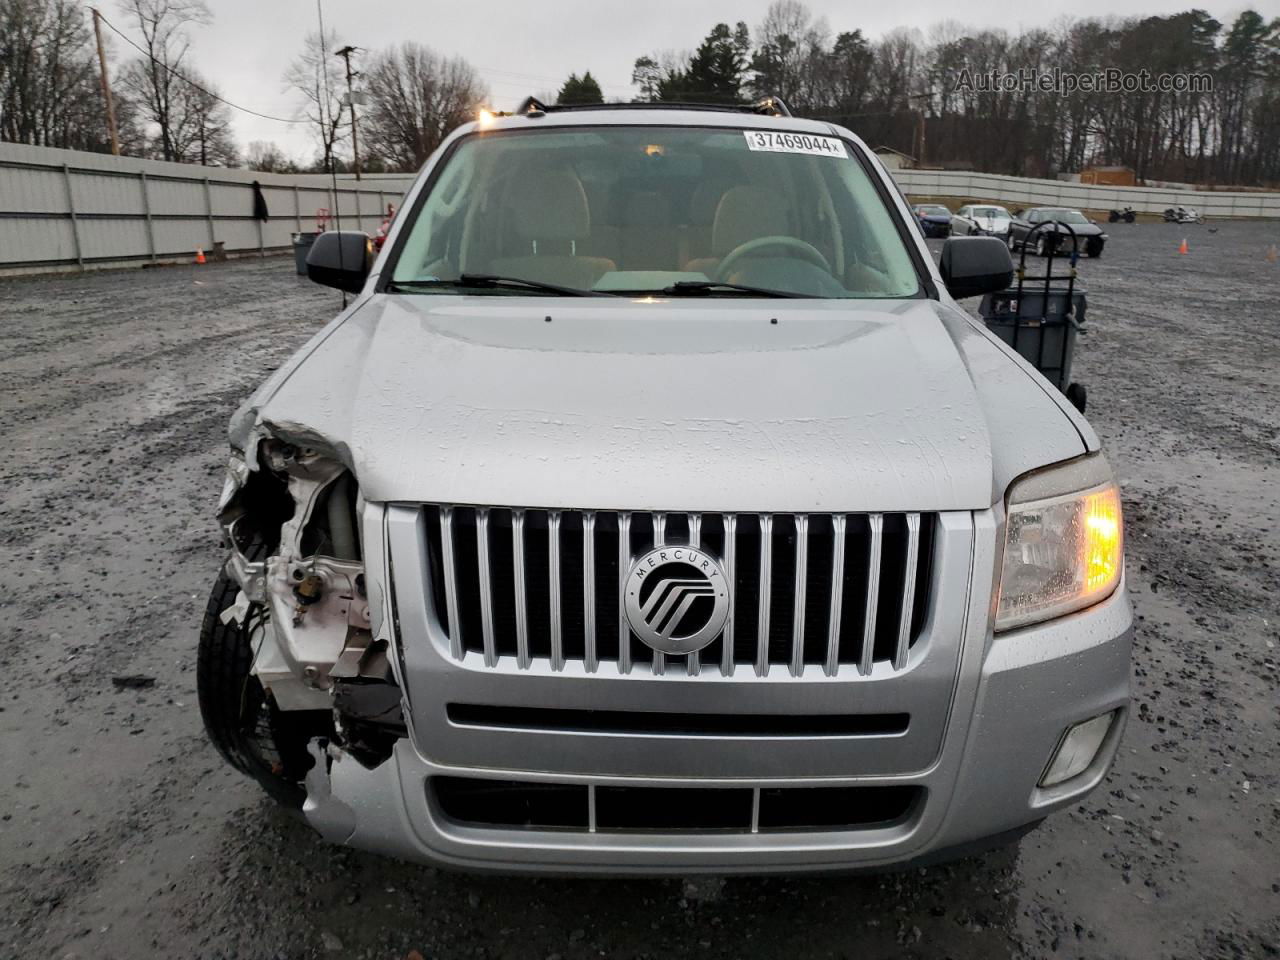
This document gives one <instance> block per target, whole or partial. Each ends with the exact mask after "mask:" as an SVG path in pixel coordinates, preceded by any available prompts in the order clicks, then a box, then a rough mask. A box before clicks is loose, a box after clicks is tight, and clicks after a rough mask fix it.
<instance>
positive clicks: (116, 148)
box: [90, 7, 120, 157]
mask: <svg viewBox="0 0 1280 960" xmlns="http://www.w3.org/2000/svg"><path fill="white" fill-rule="evenodd" d="M90 9H91V10H92V11H93V35H94V36H95V37H96V38H97V39H98V71H99V75H100V76H101V78H102V98H103V99H104V100H106V101H107V129H108V130H109V131H110V132H111V152H112V153H114V154H115V155H116V156H117V157H118V156H120V132H119V131H118V130H117V129H116V102H115V100H113V99H112V98H111V83H110V81H108V80H107V58H106V55H105V54H104V53H103V52H102V24H101V23H99V21H100V20H101V19H102V14H100V13H98V8H97V7H91V8H90Z"/></svg>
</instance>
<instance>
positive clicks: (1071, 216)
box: [1040, 210, 1089, 223]
mask: <svg viewBox="0 0 1280 960" xmlns="http://www.w3.org/2000/svg"><path fill="white" fill-rule="evenodd" d="M1040 219H1041V220H1057V221H1058V222H1060V223H1088V222H1089V220H1088V218H1087V217H1086V216H1085V215H1084V214H1082V213H1077V212H1076V211H1075V210H1043V211H1041V214H1040Z"/></svg>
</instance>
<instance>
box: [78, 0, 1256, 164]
mask: <svg viewBox="0 0 1280 960" xmlns="http://www.w3.org/2000/svg"><path fill="white" fill-rule="evenodd" d="M323 3H324V17H325V26H326V27H328V28H330V29H332V30H334V31H336V33H337V34H338V38H339V40H340V41H341V42H342V43H343V44H347V43H350V44H354V45H356V46H357V47H363V48H365V49H368V50H376V49H378V48H380V47H385V46H388V45H390V44H394V43H399V42H401V41H403V40H416V41H419V42H421V43H425V44H427V45H428V46H430V47H433V48H434V49H436V50H437V51H440V52H442V53H449V54H460V55H461V56H463V57H465V58H466V59H467V60H469V61H470V62H471V63H472V64H473V65H474V66H475V67H476V68H477V69H478V70H479V71H480V73H481V75H482V76H483V77H484V80H485V82H486V83H487V84H488V85H489V89H490V92H491V94H492V99H493V102H494V104H495V105H497V106H499V107H505V108H509V107H512V106H514V105H515V104H516V103H517V102H518V101H519V100H520V99H522V98H523V97H525V96H527V95H528V94H530V93H538V92H554V91H555V90H556V89H557V88H558V87H559V85H560V83H561V82H562V81H563V79H564V78H565V77H566V76H567V75H568V74H569V72H570V71H574V72H578V73H581V72H582V71H585V70H590V71H591V73H592V75H593V76H595V77H596V78H597V79H598V80H599V81H600V85H601V87H602V88H603V90H604V94H605V97H606V99H620V98H629V97H631V96H633V95H634V93H635V90H634V88H633V87H632V86H631V85H630V80H631V65H632V63H633V62H634V61H635V58H636V57H638V56H641V55H643V54H647V53H651V52H654V51H660V50H665V49H676V50H686V49H691V48H693V47H696V46H697V44H698V42H699V41H700V40H701V39H702V37H703V36H705V35H706V33H707V32H708V31H709V30H710V28H711V27H712V26H713V25H715V24H716V23H717V22H720V21H725V22H729V23H733V22H735V21H738V20H745V21H746V23H747V25H748V26H749V27H751V28H752V30H753V32H754V29H755V27H756V24H757V23H759V21H760V20H761V18H762V17H763V15H764V12H765V9H766V8H767V7H768V5H769V0H701V2H694V0H625V2H608V0H536V2H532V0H519V2H513V0H488V2H485V0H479V2H477V0H462V2H449V3H440V2H430V0H323ZM101 6H102V9H103V13H104V14H105V15H106V16H107V17H109V18H110V19H111V20H112V21H113V22H114V23H116V24H117V25H118V26H120V27H122V28H123V27H125V26H126V23H127V21H126V19H125V17H124V16H122V15H121V13H120V11H119V9H118V8H115V9H113V8H114V7H115V5H114V4H113V3H106V2H103V3H102V4H101ZM209 6H210V8H211V9H212V10H213V11H214V21H213V23H212V24H211V25H209V26H197V27H195V28H193V29H192V31H191V38H192V52H193V56H194V63H195V64H196V66H197V67H198V69H199V70H200V71H201V72H202V73H204V74H205V75H206V76H208V77H210V78H211V79H213V80H214V81H215V82H216V83H217V84H218V85H219V86H220V88H221V90H222V93H223V95H224V96H225V97H226V98H227V99H229V100H231V101H233V102H235V103H238V104H241V105H243V106H245V107H249V108H251V109H254V110H258V111H261V112H262V113H268V114H274V115H276V116H282V117H292V116H294V111H295V110H296V107H297V104H296V101H295V97H294V96H293V95H290V94H289V93H288V92H286V91H285V90H284V89H283V84H282V82H281V79H280V78H281V74H282V73H283V72H284V69H285V65H286V64H287V63H288V61H289V60H290V58H292V57H293V56H294V54H295V53H296V51H297V49H298V47H299V46H300V45H301V41H302V36H303V34H305V33H306V32H307V31H308V30H314V29H315V26H316V4H315V0H212V2H210V4H209ZM808 6H809V8H810V9H811V10H812V11H813V12H814V13H815V14H816V15H819V16H823V17H825V18H826V19H827V22H828V24H829V26H830V28H831V30H832V32H833V33H835V32H839V31H841V30H853V29H855V28H861V29H862V31H863V33H864V34H866V35H867V36H869V37H871V38H876V37H879V36H880V35H882V34H883V33H884V32H886V31H888V30H891V29H893V28H895V27H899V26H911V27H917V28H919V29H921V30H922V31H927V30H928V28H929V26H930V25H932V24H933V23H936V22H938V21H941V20H944V19H948V18H949V19H956V20H959V21H960V22H962V23H964V24H965V25H969V26H975V27H1003V28H1005V29H1007V30H1009V31H1011V32H1017V31H1018V30H1020V29H1022V28H1026V27H1038V26H1048V25H1049V24H1050V23H1051V22H1052V21H1053V20H1054V19H1056V18H1057V17H1059V16H1061V15H1062V13H1063V12H1064V11H1067V10H1069V11H1070V12H1071V13H1072V14H1073V15H1074V16H1077V17H1086V16H1109V15H1122V16H1129V15H1152V14H1169V13H1173V12H1177V11H1181V10H1185V9H1189V8H1191V7H1201V8H1204V9H1207V10H1208V11H1209V12H1210V13H1211V14H1212V15H1213V16H1215V17H1217V18H1218V19H1219V20H1223V21H1225V22H1230V20H1231V19H1232V18H1233V17H1234V16H1235V15H1236V14H1237V13H1239V12H1240V11H1241V10H1243V9H1246V8H1248V7H1250V6H1252V8H1253V9H1256V10H1258V11H1259V12H1260V13H1262V14H1263V15H1264V16H1267V17H1270V16H1276V15H1280V0H1259V2H1257V3H1254V4H1244V3H1238V2H1234V3H1225V2H1215V0H1186V2H1185V3H1176V2H1173V0H1165V2H1163V3H1162V2H1159V0H1073V2H1072V3H1071V4H1061V5H1059V4H1048V5H1036V6H1032V5H1030V4H1027V3H1026V2H1025V0H987V2H984V3H981V4H972V5H968V4H966V5H963V6H962V5H961V4H958V3H955V2H952V0H916V2H914V3H912V4H910V5H909V7H908V5H905V4H895V3H884V2H878V3H867V2H862V3H850V2H847V0H846V2H843V3H840V2H836V0H809V2H808ZM908 9H909V11H910V13H909V14H908V12H907V11H908ZM908 16H909V17H910V19H906V18H907V17H908ZM123 46H124V45H123V43H120V42H117V43H115V44H114V47H115V49H116V51H117V54H122V53H124V52H125V50H124V49H122V48H123ZM235 130H236V136H237V139H238V140H239V142H240V144H241V145H242V146H243V145H245V144H247V143H248V142H249V141H251V140H274V141H276V142H277V143H279V144H280V145H281V146H282V147H284V148H285V150H286V151H287V152H289V153H291V154H294V155H296V156H298V157H300V158H301V157H304V156H305V157H309V156H310V155H312V153H313V152H314V147H313V144H312V141H311V138H310V136H309V134H308V131H307V129H306V126H305V125H303V124H296V125H289V124H284V123H275V122H272V121H269V120H260V119H257V118H255V117H251V116H248V115H246V114H243V113H235Z"/></svg>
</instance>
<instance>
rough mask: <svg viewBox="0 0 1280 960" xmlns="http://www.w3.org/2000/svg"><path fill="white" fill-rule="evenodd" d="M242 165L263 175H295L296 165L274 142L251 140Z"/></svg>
mask: <svg viewBox="0 0 1280 960" xmlns="http://www.w3.org/2000/svg"><path fill="white" fill-rule="evenodd" d="M244 165H245V166H246V167H248V168H249V169H250V170H261V171H262V172H263V173H297V172H298V165H297V164H296V163H295V162H294V161H293V160H291V159H290V158H289V156H288V155H287V154H286V153H285V152H284V151H283V150H282V149H281V148H280V145H279V144H278V143H276V142H275V141H274V140H270V141H268V140H251V141H249V146H248V147H247V148H246V149H245V152H244Z"/></svg>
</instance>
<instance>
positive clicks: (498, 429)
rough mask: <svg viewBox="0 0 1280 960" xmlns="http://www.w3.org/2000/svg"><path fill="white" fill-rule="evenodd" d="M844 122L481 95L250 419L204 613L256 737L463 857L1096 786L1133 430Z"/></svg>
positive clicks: (873, 816)
mask: <svg viewBox="0 0 1280 960" xmlns="http://www.w3.org/2000/svg"><path fill="white" fill-rule="evenodd" d="M912 216H913V214H912V211H911V208H910V207H909V206H908V205H907V204H906V202H905V201H904V200H903V198H902V196H901V194H900V193H899V191H898V190H897V189H896V187H895V186H894V183H893V181H892V180H891V179H890V177H889V175H888V173H887V172H886V171H885V169H884V168H883V167H882V166H881V165H880V164H879V162H878V161H877V160H876V158H875V156H874V155H873V154H872V153H871V152H870V151H869V150H868V149H867V148H866V146H865V145H864V144H863V143H862V142H861V141H860V140H859V139H858V138H857V137H856V136H854V135H853V134H852V133H850V132H849V131H848V130H845V129H843V128H840V127H838V126H833V125H831V124H829V123H825V122H817V121H812V120H803V119H796V118H792V117H790V116H789V115H787V114H786V111H785V109H782V108H781V107H780V105H778V104H777V103H768V104H765V105H763V106H761V107H759V108H757V109H735V108H723V109H705V108H703V109H695V108H675V107H670V106H668V107H661V108H660V107H624V106H618V107H613V108H603V109H602V108H595V109H556V108H546V107H543V106H542V105H541V104H538V103H536V102H531V103H529V104H527V105H526V107H525V108H523V109H522V110H520V111H519V112H518V113H516V114H514V115H507V116H503V115H496V116H495V115H490V114H483V115H482V116H481V118H480V119H479V120H478V121H477V122H475V123H470V124H467V125H466V126H464V127H462V128H461V129H459V130H458V131H457V132H456V133H454V134H453V135H452V136H451V137H450V138H449V139H448V140H447V142H446V143H444V145H443V146H442V147H441V148H440V149H439V150H438V151H437V152H436V154H435V155H434V156H432V158H431V159H430V160H429V161H428V162H427V164H426V166H425V167H424V169H423V170H422V172H421V174H420V175H419V177H418V179H417V182H416V183H415V185H414V187H413V188H412V189H411V190H410V191H409V193H408V195H407V197H406V199H405V203H404V205H403V208H402V211H401V213H400V215H399V216H398V217H397V219H396V222H395V224H394V225H393V228H392V230H391V231H390V234H389V237H388V239H387V243H386V245H385V248H384V249H383V250H382V251H381V252H380V253H379V254H377V255H376V256H375V255H374V254H373V252H372V247H371V244H370V241H369V238H368V237H367V236H365V235H364V234H360V233H330V234H324V235H322V236H321V237H320V238H319V240H318V242H317V243H316V245H315V247H314V248H313V250H312V252H311V255H310V262H309V272H310V274H311V276H312V278H313V279H316V280H318V281H320V282H323V283H328V284H330V285H332V286H336V287H340V288H342V289H344V290H348V291H352V292H356V293H357V296H356V298H355V299H354V301H353V302H352V303H351V305H350V306H349V307H348V308H347V309H346V310H344V311H343V313H342V314H341V315H340V316H339V317H338V318H337V319H336V320H334V321H333V322H332V323H330V324H329V325H328V326H327V327H325V328H324V329H323V330H322V331H321V332H320V333H319V334H317V335H316V336H315V337H314V338H313V339H312V340H311V342H309V343H308V344H307V345H306V346H305V347H303V348H302V349H301V350H299V351H298V353H297V354H296V355H295V356H294V357H293V358H292V359H291V360H290V361H289V362H288V363H286V364H285V365H284V367H282V368H281V369H280V370H279V371H277V372H276V373H275V374H274V375H273V376H272V377H271V378H270V380H268V381H267V383H266V384H264V385H263V386H262V388H261V389H259V390H258V391H257V393H256V394H254V396H253V397H252V398H251V399H250V400H249V401H248V402H247V403H246V404H245V405H244V406H243V407H242V408H241V409H240V410H239V411H238V412H237V413H236V415H235V417H234V418H233V420H232V423H231V429H230V436H231V448H232V451H231V458H230V464H229V469H228V473H227V480H226V484H225V488H224V491H223V495H222V498H221V504H220V508H219V519H220V522H221V523H222V525H223V528H224V529H225V531H226V538H227V542H228V544H229V546H230V548H231V555H230V559H229V560H228V563H227V566H226V569H225V571H224V572H223V573H222V575H221V576H220V578H219V580H218V582H217V584H216V586H215V588H214V593H213V597H212V598H211V600H210V604H209V608H208V612H207V615H206V617H205V620H204V624H203V629H202V633H201V640H200V658H199V677H198V679H199V687H200V702H201V708H202V711H203V714H204V718H205V722H206V726H207V728H208V731H209V734H210V736H211V738H212V740H213V742H214V743H215V745H216V746H217V747H218V748H219V750H220V751H221V752H222V753H223V755H224V756H225V757H226V758H227V759H228V760H229V761H230V762H231V763H232V764H234V765H235V766H236V767H238V768H239V769H240V770H242V771H244V772H246V773H248V774H250V775H252V776H254V777H256V778H257V779H258V780H260V781H261V782H262V783H263V785H264V786H265V787H266V788H267V789H268V790H269V791H270V792H271V793H272V794H273V795H275V796H276V797H278V798H280V799H281V800H283V801H284V802H286V803H292V804H296V805H300V806H301V807H302V809H303V811H304V813H305V815H306V817H307V819H308V820H309V821H310V822H311V823H312V824H313V825H314V826H315V827H316V828H317V829H318V830H319V831H320V833H322V834H323V835H324V836H325V837H327V838H329V839H331V840H333V841H337V842H339V843H345V844H350V845H352V846H357V847H363V848H368V849H373V850H379V851H383V852H386V853H388V854H391V855H393V856H397V857H405V858H416V859H421V860H424V861H429V862H433V863H436V864H442V865H450V866H456V867H463V868H468V869H496V870H503V871H543V870H545V871H555V872H558V873H565V872H568V873H643V874H660V873H680V874H689V873H696V872H714V873H731V872H767V871H804V870H831V869H846V868H880V867H885V866H889V865H895V864H902V863H908V862H910V863H916V862H925V861H928V860H934V859H938V858H942V857H948V856H955V855H958V854H959V853H962V852H966V851H968V850H971V849H974V848H975V847H976V846H978V845H982V844H989V843H992V842H998V841H1001V840H1010V839H1013V838H1016V837H1017V836H1019V835H1020V834H1021V833H1022V832H1024V831H1025V830H1026V829H1028V828H1029V827H1030V826H1032V825H1034V824H1035V823H1036V822H1038V821H1039V820H1041V819H1042V818H1043V817H1044V816H1045V815H1046V814H1048V813H1051V812H1053V811H1055V810H1058V809H1060V808H1062V807H1064V806H1067V805H1069V804H1072V803H1075V802H1077V801H1079V799H1080V798H1081V797H1082V796H1083V795H1084V794H1086V793H1088V792H1089V791H1090V790H1092V789H1093V788H1094V787H1096V786H1097V785H1098V783H1099V782H1100V781H1101V780H1102V778H1103V777H1104V775H1105V774H1106V771H1107V768H1108V766H1109V764H1110V763H1111V760H1112V758H1113V756H1114V755H1115V751H1116V746H1117V742H1118V740H1119V738H1120V734H1121V730H1122V728H1123V726H1124V720H1125V714H1126V709H1127V705H1128V700H1129V658H1130V643H1131V636H1132V622H1131V612H1130V605H1129V600H1128V598H1127V596H1126V593H1125V587H1124V577H1123V562H1122V543H1121V536H1122V528H1121V516H1120V497H1119V492H1118V490H1117V488H1116V485H1115V482H1114V480H1113V478H1112V473H1111V470H1110V468H1109V467H1108V466H1107V463H1106V461H1105V460H1104V459H1103V456H1102V454H1101V453H1100V452H1099V443H1098V438H1097V437H1096V436H1095V434H1094V432H1093V431H1092V430H1091V429H1090V428H1089V426H1088V424H1087V423H1086V422H1085V421H1084V420H1083V419H1082V418H1081V417H1080V415H1079V414H1077V413H1076V411H1075V410H1073V409H1072V408H1071V407H1070V405H1069V404H1067V403H1066V401H1065V399H1064V398H1063V397H1062V396H1061V395H1060V394H1058V393H1057V391H1055V390H1054V389H1053V388H1052V387H1051V386H1049V384H1048V383H1047V382H1046V381H1045V380H1043V379H1042V378H1041V377H1040V376H1039V375H1038V374H1037V373H1036V372H1035V371H1034V370H1032V369H1031V368H1030V367H1029V366H1028V365H1027V364H1026V363H1025V362H1023V360H1022V359H1020V358H1019V357H1018V356H1017V355H1016V354H1014V353H1013V352H1012V351H1010V350H1009V349H1007V348H1006V347H1005V346H1004V344H1002V343H1001V342H1000V340H999V339H997V338H996V337H994V336H992V335H991V334H989V333H988V332H987V331H986V330H985V328H984V327H983V326H982V324H981V323H979V322H976V321H975V320H973V319H972V318H970V317H969V316H968V315H967V314H966V313H965V312H964V311H963V310H961V309H960V308H959V307H958V306H957V305H956V302H955V299H954V298H955V297H965V296H974V295H977V294H980V293H983V292H986V291H990V290H995V289H999V288H1002V287H1004V286H1005V285H1006V284H1007V283H1008V282H1009V279H1010V271H1011V265H1010V262H1009V255H1008V252H1007V250H1006V249H1005V247H1004V245H1003V243H1002V242H1001V241H1000V240H999V239H996V238H992V237H974V238H967V237H966V238H957V239H952V240H950V241H948V243H947V245H946V247H945V248H944V250H943V252H942V259H941V268H939V267H935V265H934V263H933V261H932V258H931V256H930V253H929V250H928V248H927V247H926V245H925V243H924V241H923V240H922V239H921V238H920V236H919V233H918V231H917V230H916V228H915V227H914V225H913V224H912Z"/></svg>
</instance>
